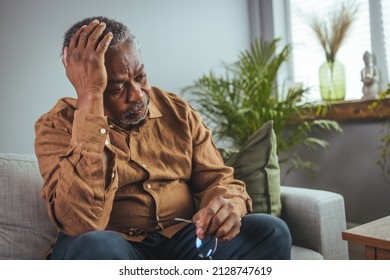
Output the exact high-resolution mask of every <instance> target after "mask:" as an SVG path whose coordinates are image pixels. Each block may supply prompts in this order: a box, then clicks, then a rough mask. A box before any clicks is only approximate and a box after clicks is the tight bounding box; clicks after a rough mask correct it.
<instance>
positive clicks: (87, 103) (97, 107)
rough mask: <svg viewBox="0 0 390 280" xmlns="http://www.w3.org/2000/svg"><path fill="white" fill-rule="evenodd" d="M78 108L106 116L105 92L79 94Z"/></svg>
mask: <svg viewBox="0 0 390 280" xmlns="http://www.w3.org/2000/svg"><path fill="white" fill-rule="evenodd" d="M77 109H78V110H80V111H84V112H87V113H90V114H94V115H98V116H102V117H104V106H103V93H100V94H97V93H96V94H87V95H79V98H78V99H77Z"/></svg>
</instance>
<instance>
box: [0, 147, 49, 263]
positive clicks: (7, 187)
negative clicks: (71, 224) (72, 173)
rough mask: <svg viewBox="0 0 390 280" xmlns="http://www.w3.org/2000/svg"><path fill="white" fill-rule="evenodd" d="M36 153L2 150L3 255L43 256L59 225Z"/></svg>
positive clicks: (0, 212)
mask: <svg viewBox="0 0 390 280" xmlns="http://www.w3.org/2000/svg"><path fill="white" fill-rule="evenodd" d="M41 188H42V178H41V176H40V174H39V172H38V166H37V159H36V157H35V156H34V155H18V154H0V259H42V258H44V256H45V251H46V250H47V249H48V248H49V246H50V242H51V241H52V240H53V238H55V235H56V229H55V227H54V225H53V224H52V223H51V221H50V219H49V217H48V215H47V212H46V209H45V205H44V201H43V199H42V198H41V196H40V191H41Z"/></svg>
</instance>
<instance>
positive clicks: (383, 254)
mask: <svg viewBox="0 0 390 280" xmlns="http://www.w3.org/2000/svg"><path fill="white" fill-rule="evenodd" d="M342 237H343V239H344V240H347V241H348V242H354V243H359V244H363V245H365V259H367V260H390V216H387V217H384V218H381V219H379V220H375V221H373V222H369V223H367V224H363V225H360V226H357V227H354V228H351V229H348V230H346V231H344V232H343V233H342Z"/></svg>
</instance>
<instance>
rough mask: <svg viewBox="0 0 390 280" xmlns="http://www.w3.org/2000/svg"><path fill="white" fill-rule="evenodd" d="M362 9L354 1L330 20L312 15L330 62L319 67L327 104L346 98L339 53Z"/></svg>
mask: <svg viewBox="0 0 390 280" xmlns="http://www.w3.org/2000/svg"><path fill="white" fill-rule="evenodd" d="M357 12H358V6H357V5H356V3H354V2H351V1H349V2H341V3H340V6H339V9H337V8H335V9H334V10H331V11H329V14H328V16H327V17H320V16H318V15H310V16H309V17H308V24H309V26H310V28H311V29H312V30H313V32H314V34H315V36H316V37H317V39H318V42H319V43H320V44H321V47H322V49H323V50H324V52H325V58H326V61H325V62H324V63H322V64H321V66H320V68H319V72H318V73H319V79H320V92H321V97H322V100H324V101H340V100H344V98H345V68H344V65H343V64H342V63H341V62H340V61H338V60H337V59H336V54H337V52H338V51H339V49H340V47H341V45H342V44H343V43H344V41H345V38H346V37H347V35H348V32H349V30H350V27H351V25H352V23H353V21H354V20H355V18H356V14H357Z"/></svg>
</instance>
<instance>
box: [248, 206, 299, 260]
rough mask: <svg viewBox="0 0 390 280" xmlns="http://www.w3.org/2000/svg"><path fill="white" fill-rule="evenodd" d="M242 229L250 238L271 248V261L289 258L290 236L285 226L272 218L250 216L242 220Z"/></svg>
mask: <svg viewBox="0 0 390 280" xmlns="http://www.w3.org/2000/svg"><path fill="white" fill-rule="evenodd" d="M242 225H243V227H242V229H243V230H244V229H245V230H246V231H249V234H250V235H251V236H252V238H254V239H256V238H258V239H262V241H263V242H265V243H266V244H270V245H271V246H272V256H270V258H272V259H289V258H290V257H291V246H292V241H291V234H290V230H289V228H288V226H287V224H286V223H285V222H284V221H283V220H281V219H279V218H277V217H274V216H271V215H265V214H250V215H247V216H245V217H244V218H243V219H242Z"/></svg>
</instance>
